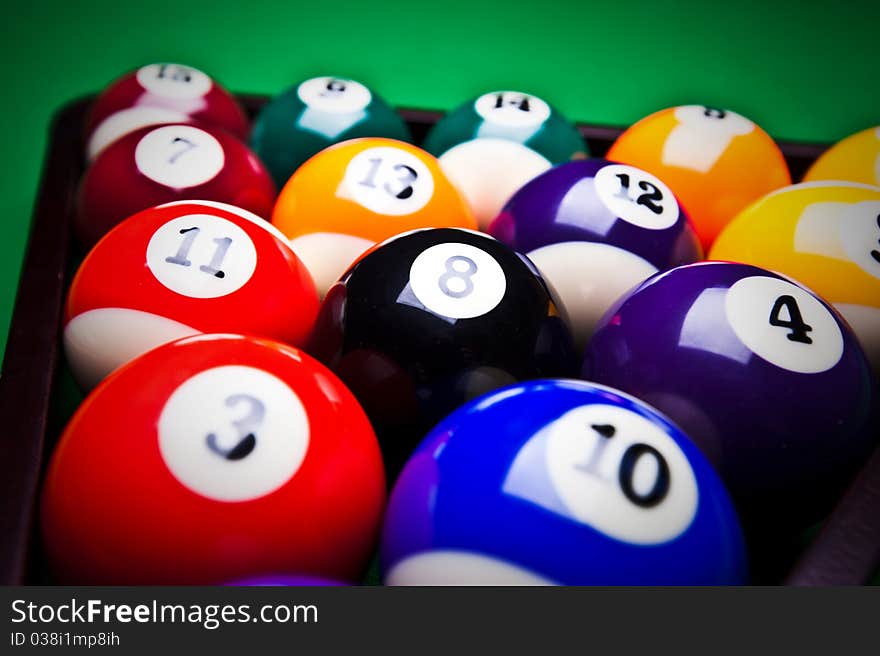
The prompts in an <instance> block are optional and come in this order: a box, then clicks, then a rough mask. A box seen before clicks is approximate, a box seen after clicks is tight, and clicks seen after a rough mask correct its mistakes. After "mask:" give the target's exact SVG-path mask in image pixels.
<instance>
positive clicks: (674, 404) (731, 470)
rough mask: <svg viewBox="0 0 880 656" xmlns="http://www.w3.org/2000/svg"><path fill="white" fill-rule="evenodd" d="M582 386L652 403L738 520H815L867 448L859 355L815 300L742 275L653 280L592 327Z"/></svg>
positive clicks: (754, 271)
mask: <svg viewBox="0 0 880 656" xmlns="http://www.w3.org/2000/svg"><path fill="white" fill-rule="evenodd" d="M583 377H584V378H586V379H587V380H592V381H595V382H598V383H601V384H605V385H609V386H611V387H614V388H617V389H620V390H622V391H624V392H627V393H629V394H632V395H633V396H636V397H638V398H640V399H641V400H643V401H645V402H646V403H649V404H651V405H653V406H654V407H655V408H657V409H658V410H660V411H661V412H663V413H665V414H666V415H667V416H668V417H669V418H670V419H672V421H674V422H675V423H676V424H677V425H678V426H680V427H681V428H682V429H683V430H684V431H685V433H686V434H687V435H688V436H689V437H690V438H691V439H693V440H694V441H695V442H696V443H697V444H698V445H699V446H700V448H701V449H702V450H703V452H704V453H705V454H706V456H707V457H708V458H709V459H710V461H712V462H713V463H714V464H715V465H716V466H717V467H718V469H719V472H720V474H721V477H722V479H723V480H724V481H725V483H726V484H727V487H728V489H729V490H730V492H731V494H732V495H733V498H734V500H735V501H736V502H737V504H738V507H739V509H740V511H741V513H742V516H743V519H744V520H745V521H746V522H747V523H748V524H749V525H750V526H757V527H760V531H757V530H756V531H754V533H755V534H758V533H759V532H760V533H762V534H769V532H772V533H776V534H782V533H787V532H789V531H792V530H795V529H797V528H802V527H803V526H804V525H805V524H806V523H808V522H810V521H813V520H816V519H818V518H819V517H820V516H821V514H822V513H823V512H824V511H826V510H828V509H829V506H830V505H831V504H832V503H833V501H834V500H835V499H836V495H837V493H838V492H839V491H840V487H841V485H842V484H843V483H844V482H845V481H847V480H848V478H849V477H850V476H851V475H852V474H853V471H854V469H855V468H856V467H857V466H858V465H859V464H860V463H861V462H862V461H863V460H864V458H865V457H866V455H867V454H868V453H869V451H870V449H871V447H872V445H873V444H874V443H875V442H876V439H877V434H878V433H877V432H876V430H877V425H876V421H877V417H876V402H877V399H876V392H875V390H874V383H873V380H872V378H871V370H870V367H869V364H868V361H867V359H866V358H865V355H864V352H863V351H862V349H861V347H860V346H859V344H858V341H857V340H856V337H855V335H854V334H853V333H852V331H851V330H850V328H849V327H848V326H847V325H846V323H845V322H844V321H843V320H842V319H841V318H840V316H839V315H838V314H837V312H836V311H835V310H833V309H832V308H831V307H830V306H829V305H828V304H827V303H825V301H823V300H821V299H820V298H819V297H818V296H816V295H814V294H813V293H812V292H811V291H809V290H807V289H806V288H804V287H802V286H800V285H799V284H797V283H796V282H794V281H793V280H792V279H789V278H786V277H784V276H782V275H779V274H776V273H771V272H770V271H767V270H765V269H761V268H758V267H755V266H750V265H745V264H739V263H732V262H704V263H697V264H691V265H686V266H682V267H678V268H675V269H672V270H670V271H667V272H665V273H658V274H656V275H655V276H653V277H651V278H649V279H648V280H647V281H645V282H644V283H642V284H641V285H639V286H638V287H637V288H636V289H635V290H634V291H632V292H631V293H630V294H628V295H627V296H625V297H624V298H623V299H622V300H621V301H620V302H619V303H618V304H617V305H616V306H615V307H614V308H612V309H611V310H610V311H609V312H608V314H606V316H605V318H604V319H603V320H602V321H601V322H600V324H599V326H598V328H597V329H596V332H595V334H594V335H593V338H592V340H591V341H590V345H589V348H588V350H587V356H586V358H585V361H584V367H583Z"/></svg>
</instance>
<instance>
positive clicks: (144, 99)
mask: <svg viewBox="0 0 880 656" xmlns="http://www.w3.org/2000/svg"><path fill="white" fill-rule="evenodd" d="M190 121H196V122H198V123H202V124H205V125H211V126H215V127H219V128H223V129H224V130H228V131H229V132H231V133H232V134H234V135H235V136H237V137H238V138H240V139H247V135H248V121H247V117H246V116H245V113H244V110H242V108H241V106H240V105H239V104H238V101H236V100H235V98H234V97H233V96H232V95H231V94H230V93H229V92H228V91H226V90H225V89H223V88H222V87H221V86H220V85H218V84H217V83H216V82H215V81H214V80H212V79H211V78H210V77H209V76H208V75H206V74H205V73H203V72H202V71H200V70H198V69H196V68H193V67H192V66H184V65H182V64H171V63H160V64H150V65H148V66H143V67H141V68H139V69H138V70H136V71H132V72H130V73H128V74H126V75H124V76H123V77H121V78H119V79H118V80H116V81H115V82H113V83H112V84H111V85H110V86H109V87H107V89H105V90H104V91H103V92H102V93H101V94H100V95H99V96H98V98H97V99H96V100H95V102H94V103H93V104H92V106H91V108H90V111H89V114H88V117H87V120H86V137H87V141H88V144H87V149H86V150H87V156H88V159H89V160H93V159H94V158H95V157H97V156H98V154H99V153H100V152H101V151H102V150H104V148H106V147H107V146H109V145H110V144H111V143H113V142H114V141H116V140H117V139H119V138H120V137H123V136H125V135H126V134H128V133H129V132H132V131H134V130H137V129H139V128H142V127H146V126H148V125H158V124H160V123H186V122H190Z"/></svg>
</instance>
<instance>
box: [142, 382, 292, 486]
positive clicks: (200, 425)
mask: <svg viewBox="0 0 880 656" xmlns="http://www.w3.org/2000/svg"><path fill="white" fill-rule="evenodd" d="M158 431H159V451H160V453H161V454H162V459H163V460H164V461H165V464H166V466H167V467H168V469H169V470H170V471H171V473H172V474H173V475H174V476H175V478H177V480H178V481H180V483H182V484H183V485H184V486H186V487H187V488H189V489H190V490H192V491H193V492H195V493H197V494H200V495H202V496H204V497H208V498H209V499H215V500H217V501H248V500H250V499H256V498H259V497H262V496H265V495H266V494H269V493H271V492H274V491H275V490H277V489H278V488H280V487H281V486H283V485H284V484H285V483H287V481H289V480H290V479H291V478H292V477H293V476H294V474H296V472H297V471H298V470H299V467H300V465H301V464H302V462H303V459H304V458H305V455H306V451H307V450H308V446H309V432H310V431H309V421H308V416H307V414H306V411H305V408H304V407H303V404H302V402H301V401H300V399H299V397H298V396H297V395H296V394H295V393H294V391H293V390H292V389H290V387H289V386H288V385H286V384H285V383H284V382H282V381H281V380H280V379H279V378H277V377H275V376H273V375H272V374H269V373H267V372H265V371H262V370H260V369H255V368H253V367H246V366H239V365H229V366H222V367H215V368H213V369H207V370H205V371H203V372H201V373H198V374H196V375H195V376H193V377H192V378H190V379H189V380H187V381H186V382H184V383H183V384H182V385H180V387H178V388H177V389H176V390H174V392H173V393H172V394H171V396H170V397H169V398H168V400H167V401H166V402H165V406H164V407H163V408H162V412H161V414H160V415H159V424H158Z"/></svg>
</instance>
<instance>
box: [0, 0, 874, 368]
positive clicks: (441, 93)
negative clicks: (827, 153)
mask: <svg viewBox="0 0 880 656" xmlns="http://www.w3.org/2000/svg"><path fill="white" fill-rule="evenodd" d="M878 16H880V4H877V3H876V2H871V1H868V0H856V1H853V2H848V3H835V4H831V5H830V4H828V3H822V2H815V1H814V0H808V2H785V1H783V2H776V3H766V2H759V1H757V0H744V1H741V2H737V3H733V2H697V1H695V0H673V1H671V2H663V3H661V2H656V1H654V2H651V1H649V0H628V1H626V2H610V1H609V0H604V1H595V0H593V1H586V2H585V1H583V0H581V1H577V0H550V1H548V2H542V3H532V2H525V1H521V0H507V1H503V0H493V1H492V2H474V1H473V0H467V1H465V0H446V1H445V2H413V1H412V0H389V1H385V2H376V1H372V2H371V1H370V0H359V1H357V2H352V1H351V0H337V1H336V2H289V1H288V2H270V1H263V0H252V1H250V2H238V1H232V0H211V1H210V2H209V1H206V0H186V1H177V2H168V1H167V0H153V1H152V2H149V3H147V2H141V1H137V2H128V3H120V2H110V1H108V0H97V1H96V0H86V1H84V2H60V1H58V0H46V1H44V2H38V3H16V4H15V5H14V6H13V7H10V8H7V9H6V10H5V12H4V20H3V21H2V27H0V30H2V38H0V50H2V57H0V61H2V64H0V66H2V70H3V78H2V82H3V89H4V93H3V102H2V103H0V112H2V123H0V125H2V127H0V130H2V134H3V149H2V157H3V175H2V176H0V225H2V231H3V232H2V238H0V352H2V351H4V350H5V345H6V335H7V330H8V326H9V320H10V316H11V313H12V307H13V303H14V300H15V293H16V287H17V281H18V276H19V270H20V267H21V260H22V255H23V252H24V247H25V243H26V240H27V235H28V227H29V223H30V216H31V210H32V205H33V201H34V196H35V192H36V188H37V184H38V180H39V173H40V170H41V166H42V163H43V158H44V155H45V144H46V138H47V128H48V125H49V121H50V118H51V116H52V114H53V112H55V111H56V110H57V109H58V108H59V107H60V106H62V105H63V104H64V103H66V102H68V101H70V100H72V99H74V98H77V97H80V96H82V95H84V94H87V93H93V92H96V91H99V90H100V89H101V88H102V87H104V86H105V85H106V84H107V83H108V82H110V81H111V80H112V79H114V78H115V77H117V76H119V75H120V74H122V73H124V72H126V71H128V70H130V69H132V68H135V67H137V66H140V65H142V64H145V63H150V62H153V61H162V60H165V61H180V62H182V63H188V64H190V65H193V66H196V67H199V68H201V69H203V70H205V71H206V72H207V73H209V74H211V75H213V76H214V77H215V78H216V79H217V80H218V81H220V82H221V83H222V84H224V85H225V86H226V87H227V88H229V89H230V90H232V91H235V92H253V93H261V94H275V93H278V92H280V91H281V90H282V89H284V88H285V87H287V86H289V85H291V84H292V83H294V82H295V81H298V80H301V79H303V78H305V77H307V76H312V75H316V74H334V75H343V76H350V77H354V78H356V79H359V80H362V81H363V82H365V83H367V84H368V85H370V86H372V87H373V88H374V89H375V90H376V91H378V92H379V93H380V94H381V95H383V96H385V97H386V98H387V99H388V100H389V102H391V103H392V104H394V105H397V106H408V107H421V108H429V109H448V108H451V107H453V106H455V105H457V104H458V103H460V102H462V101H464V100H465V99H467V98H469V97H471V96H474V95H476V94H478V93H480V92H484V91H487V90H494V89H499V88H514V89H519V90H523V91H527V92H531V93H534V94H537V95H540V96H543V97H545V98H546V99H548V100H550V101H551V102H552V103H553V104H555V105H556V106H558V107H559V109H560V110H562V112H563V113H565V114H566V115H568V116H569V117H570V118H571V119H573V120H578V121H585V122H593V123H602V124H612V125H627V124H630V123H632V122H634V121H635V120H637V119H639V118H640V117H642V116H644V115H646V114H648V113H650V112H652V111H654V110H657V109H660V108H662V107H666V106H670V105H675V104H683V103H702V104H710V105H713V106H723V107H727V108H730V109H733V110H736V111H739V112H740V113H743V114H745V115H747V116H749V117H750V118H752V119H753V120H755V121H756V122H758V123H759V124H760V125H762V126H763V127H764V128H765V129H766V130H767V131H768V132H770V133H771V134H772V135H773V136H775V137H777V138H781V139H791V140H804V141H813V142H815V141H835V140H837V139H839V138H842V137H843V136H845V135H847V134H850V133H852V132H855V131H857V130H859V129H862V128H865V127H868V126H870V125H876V124H878V123H880V85H878V83H877V64H878V63H880V57H878V52H877V36H876V30H877V25H878Z"/></svg>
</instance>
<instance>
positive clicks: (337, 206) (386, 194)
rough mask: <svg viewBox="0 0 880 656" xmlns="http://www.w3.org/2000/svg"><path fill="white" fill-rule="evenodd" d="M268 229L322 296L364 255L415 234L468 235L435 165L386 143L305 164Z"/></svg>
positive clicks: (468, 216) (352, 146)
mask: <svg viewBox="0 0 880 656" xmlns="http://www.w3.org/2000/svg"><path fill="white" fill-rule="evenodd" d="M272 223H273V224H274V225H275V226H276V227H277V228H278V229H279V230H281V232H283V233H284V234H285V235H287V237H288V238H289V239H290V240H291V246H292V247H293V249H294V251H295V252H296V253H297V255H299V257H300V258H301V259H302V261H303V263H304V264H305V265H306V267H307V268H308V269H309V271H310V272H311V274H312V276H313V277H314V279H315V283H316V285H317V287H318V291H319V293H321V294H322V295H323V294H324V293H325V292H326V291H327V289H329V287H330V286H331V285H332V284H333V283H334V282H335V281H336V280H337V279H338V278H339V276H341V275H342V274H343V273H344V272H345V270H346V269H347V268H348V267H349V266H350V265H351V264H352V262H354V261H355V260H356V259H357V258H358V256H360V255H361V254H362V253H363V252H364V251H365V250H367V249H368V248H370V247H371V246H373V245H375V244H376V243H378V242H381V241H384V240H385V239H388V238H390V237H393V236H395V235H397V234H400V233H401V232H406V231H408V230H414V229H416V228H471V229H476V227H477V224H476V220H475V219H474V216H473V214H472V212H471V210H470V209H469V207H468V205H467V203H466V201H465V200H464V198H463V197H462V195H461V194H460V193H459V191H458V190H457V189H456V188H455V186H453V184H452V182H450V181H449V179H448V178H447V177H446V175H445V174H444V173H443V171H442V170H441V169H440V165H439V163H438V162H437V159H436V158H435V157H434V156H433V155H431V154H429V153H427V152H426V151H424V150H422V149H421V148H417V147H416V146H413V145H411V144H408V143H404V142H402V141H397V140H394V139H380V138H365V139H352V140H350V141H344V142H342V143H340V144H336V145H334V146H330V147H329V148H326V149H324V150H322V151H321V152H319V153H318V154H317V155H315V156H314V157H312V158H311V159H309V160H308V161H307V162H306V163H305V164H303V165H302V166H301V167H300V168H299V169H297V171H296V172H295V173H294V174H293V175H292V176H291V177H290V179H289V180H288V181H287V184H286V185H285V186H284V188H283V189H282V190H281V194H280V195H279V196H278V200H277V202H276V203H275V209H274V211H273V213H272Z"/></svg>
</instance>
